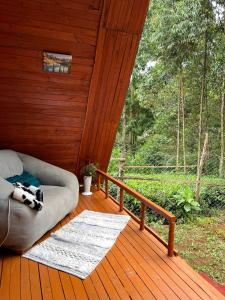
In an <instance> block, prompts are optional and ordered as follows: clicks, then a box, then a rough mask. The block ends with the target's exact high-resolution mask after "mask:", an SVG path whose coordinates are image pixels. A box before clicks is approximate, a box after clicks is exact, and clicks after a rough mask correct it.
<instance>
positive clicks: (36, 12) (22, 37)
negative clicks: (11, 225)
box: [0, 0, 102, 171]
mask: <svg viewBox="0 0 225 300" xmlns="http://www.w3.org/2000/svg"><path fill="white" fill-rule="evenodd" d="M101 11H102V10H101V1H100V0H73V1H71V0H62V1H56V0H33V1H29V0H24V1H21V0H8V1H7V2H6V1H1V2H0V66H1V69H0V147H1V149H3V148H13V149H15V150H18V151H21V152H25V153H29V154H32V155H35V156H37V157H39V158H41V159H44V160H46V161H49V162H51V163H54V164H56V165H59V166H62V167H64V168H66V169H68V170H71V171H75V169H76V163H77V158H78V153H79V147H80V142H81V137H82V132H83V126H84V121H85V116H86V110H87V100H88V95H89V88H90V81H91V76H92V72H93V66H94V62H95V52H96V44H97V37H98V28H99V23H100V17H101ZM43 50H49V51H55V52H59V53H71V54H72V56H73V62H72V72H71V74H57V73H46V72H43V71H42V52H43Z"/></svg>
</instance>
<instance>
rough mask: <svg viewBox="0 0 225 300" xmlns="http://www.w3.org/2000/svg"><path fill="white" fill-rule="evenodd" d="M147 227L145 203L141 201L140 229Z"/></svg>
mask: <svg viewBox="0 0 225 300" xmlns="http://www.w3.org/2000/svg"><path fill="white" fill-rule="evenodd" d="M144 228H145V205H144V203H143V202H141V216H140V230H144Z"/></svg>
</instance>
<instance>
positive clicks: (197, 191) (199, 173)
mask: <svg viewBox="0 0 225 300" xmlns="http://www.w3.org/2000/svg"><path fill="white" fill-rule="evenodd" d="M207 145H208V132H207V133H206V134H205V140H204V145H203V149H202V154H201V157H200V161H199V167H198V171H197V178H196V191H195V199H196V201H199V197H200V189H201V176H202V169H203V165H204V160H205V156H206V150H207Z"/></svg>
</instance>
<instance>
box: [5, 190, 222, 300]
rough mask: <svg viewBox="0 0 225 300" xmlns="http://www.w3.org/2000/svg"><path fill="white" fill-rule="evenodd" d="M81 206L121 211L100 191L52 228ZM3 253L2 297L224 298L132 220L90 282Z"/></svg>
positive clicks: (47, 299)
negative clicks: (167, 252)
mask: <svg viewBox="0 0 225 300" xmlns="http://www.w3.org/2000/svg"><path fill="white" fill-rule="evenodd" d="M83 209H89V210H94V211H102V212H110V213H117V211H118V206H117V205H116V204H115V203H114V202H113V201H111V200H109V199H107V200H106V199H104V194H103V193H102V192H95V193H94V195H93V196H92V197H83V196H80V201H79V206H78V208H77V209H76V210H75V211H73V212H72V213H71V214H70V215H69V216H67V217H66V218H65V219H64V220H63V221H62V222H61V223H60V224H59V225H57V226H56V227H55V228H54V229H57V228H59V227H60V226H61V225H63V224H65V223H66V222H68V221H69V220H70V219H71V218H73V217H74V216H75V215H77V214H78V213H80V212H81V211H82V210H83ZM46 236H47V235H46ZM0 254H1V256H0V283H1V286H0V299H1V300H8V299H10V300H28V299H29V300H30V299H32V300H39V299H44V300H60V299H66V300H73V299H76V300H82V299H91V300H95V299H170V300H176V299H192V300H193V299H204V300H207V299H225V298H224V297H223V296H222V294H220V293H219V292H218V291H217V290H216V289H214V288H213V287H212V286H211V285H209V284H208V283H207V282H206V281H205V280H204V279H203V278H202V277H200V276H199V275H198V274H197V273H196V272H194V271H193V270H192V268H191V267H190V266H189V265H187V264H186V262H185V261H184V260H182V259H181V258H180V257H179V256H178V257H173V258H169V257H168V256H167V255H166V249H165V248H164V247H163V246H162V245H161V244H160V243H159V242H158V241H157V240H156V239H155V238H154V237H153V236H152V235H151V234H150V233H148V232H147V231H143V232H141V231H140V230H139V227H138V224H137V223H136V222H135V221H133V220H131V221H130V222H129V224H128V225H127V226H126V228H125V229H124V231H123V232H122V233H121V235H120V236H119V238H118V240H117V242H116V244H115V245H114V246H113V248H112V249H111V251H109V253H108V254H107V256H106V257H105V258H104V259H103V261H102V262H101V264H99V265H98V267H97V268H96V270H95V271H94V272H93V273H92V274H91V275H90V276H89V277H88V278H87V279H86V280H80V279H78V278H77V277H75V276H71V275H69V274H67V273H64V272H61V271H57V270H55V269H52V268H49V267H46V266H44V265H41V264H38V263H36V262H33V261H31V260H28V259H25V258H21V257H20V256H18V255H12V254H10V253H9V252H5V251H2V252H1V253H0Z"/></svg>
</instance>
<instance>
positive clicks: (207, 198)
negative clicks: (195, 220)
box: [201, 186, 225, 209]
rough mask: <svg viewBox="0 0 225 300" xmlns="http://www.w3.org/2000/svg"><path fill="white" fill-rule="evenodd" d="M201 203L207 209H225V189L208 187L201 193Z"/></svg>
mask: <svg viewBox="0 0 225 300" xmlns="http://www.w3.org/2000/svg"><path fill="white" fill-rule="evenodd" d="M201 203H202V205H203V206H204V207H207V208H219V209H225V187H219V186H218V187H216V186H215V187H206V188H205V189H204V190H203V191H202V193H201Z"/></svg>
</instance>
